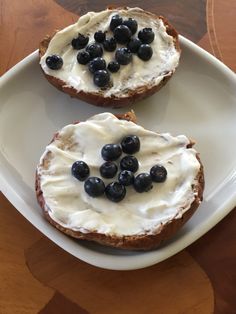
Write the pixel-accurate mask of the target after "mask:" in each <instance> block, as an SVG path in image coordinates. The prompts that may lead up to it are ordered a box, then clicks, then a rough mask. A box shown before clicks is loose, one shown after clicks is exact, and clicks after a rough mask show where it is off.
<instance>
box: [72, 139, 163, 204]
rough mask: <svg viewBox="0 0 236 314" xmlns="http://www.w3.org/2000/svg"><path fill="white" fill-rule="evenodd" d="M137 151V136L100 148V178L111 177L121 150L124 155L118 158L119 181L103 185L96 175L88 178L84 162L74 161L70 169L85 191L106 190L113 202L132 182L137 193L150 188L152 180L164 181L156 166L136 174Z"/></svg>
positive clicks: (88, 171)
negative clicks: (82, 184)
mask: <svg viewBox="0 0 236 314" xmlns="http://www.w3.org/2000/svg"><path fill="white" fill-rule="evenodd" d="M139 150H140V140H139V138H138V137H137V136H136V135H128V136H126V137H124V138H123V139H122V141H121V143H120V144H106V145H104V146H103V147H102V150H101V155H102V158H103V159H104V161H105V162H104V163H103V164H102V165H101V166H100V174H101V176H102V177H103V178H106V179H112V178H114V177H115V176H116V174H117V172H118V165H117V163H115V161H116V160H118V159H119V158H120V157H122V153H125V154H127V155H125V156H124V157H122V158H121V159H120V160H119V167H120V171H119V173H118V176H117V178H118V180H117V181H113V182H111V183H109V184H108V185H107V186H105V184H104V182H103V180H102V179H101V178H98V177H93V176H91V177H89V174H90V169H89V166H88V165H87V164H86V163H85V162H84V161H81V160H79V161H76V162H74V163H73V165H72V168H71V173H72V175H73V176H74V177H75V178H76V179H78V180H79V181H85V182H84V190H85V192H86V193H87V194H88V195H90V196H92V197H98V196H101V195H103V194H104V193H105V195H106V197H107V198H108V199H109V200H110V201H112V202H120V201H121V200H123V199H124V197H125V195H126V187H127V186H130V185H132V186H133V187H134V189H135V191H137V192H138V193H142V192H147V191H149V190H151V189H152V187H153V182H164V181H165V180H166V177H167V171H166V169H165V167H163V166H161V165H155V166H153V167H152V168H151V169H150V172H149V173H140V174H139V175H137V176H135V175H134V174H135V172H136V171H137V170H138V168H139V163H138V160H137V158H136V157H135V156H133V154H135V153H137V152H138V151H139Z"/></svg>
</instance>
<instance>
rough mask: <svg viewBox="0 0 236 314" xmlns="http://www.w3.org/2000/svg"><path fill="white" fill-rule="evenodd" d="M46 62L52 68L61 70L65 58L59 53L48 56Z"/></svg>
mask: <svg viewBox="0 0 236 314" xmlns="http://www.w3.org/2000/svg"><path fill="white" fill-rule="evenodd" d="M46 64H47V66H48V67H49V69H51V70H59V69H60V68H61V67H62V66H63V60H62V58H61V57H60V56H58V55H51V56H48V57H47V58H46Z"/></svg>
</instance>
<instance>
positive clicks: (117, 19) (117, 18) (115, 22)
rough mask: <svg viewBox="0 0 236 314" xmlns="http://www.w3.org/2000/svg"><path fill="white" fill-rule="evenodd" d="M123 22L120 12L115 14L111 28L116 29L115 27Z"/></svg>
mask: <svg viewBox="0 0 236 314" xmlns="http://www.w3.org/2000/svg"><path fill="white" fill-rule="evenodd" d="M122 23H123V19H122V17H120V16H119V15H118V14H116V15H113V16H112V18H111V22H110V30H111V31H114V29H115V28H116V27H117V26H119V25H121V24H122Z"/></svg>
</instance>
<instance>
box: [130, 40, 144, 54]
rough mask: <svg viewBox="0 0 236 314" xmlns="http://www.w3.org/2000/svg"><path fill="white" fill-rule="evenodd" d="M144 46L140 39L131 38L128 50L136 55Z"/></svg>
mask: <svg viewBox="0 0 236 314" xmlns="http://www.w3.org/2000/svg"><path fill="white" fill-rule="evenodd" d="M141 45H142V42H141V40H140V39H138V38H131V39H130V41H129V42H128V45H127V48H128V49H129V50H130V51H131V52H133V53H136V52H137V51H138V48H139V47H140V46H141Z"/></svg>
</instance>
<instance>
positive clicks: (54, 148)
mask: <svg viewBox="0 0 236 314" xmlns="http://www.w3.org/2000/svg"><path fill="white" fill-rule="evenodd" d="M130 134H135V135H137V136H138V137H139V139H140V142H141V148H140V151H139V152H138V153H136V154H135V156H136V158H137V159H138V161H139V170H138V171H137V173H136V175H137V174H139V173H141V172H149V170H150V168H151V167H152V166H153V165H155V164H161V165H163V166H164V167H165V168H166V169H167V172H168V175H167V179H166V181H165V182H164V183H153V189H152V190H150V191H148V192H144V193H137V192H136V191H135V190H134V189H133V187H127V193H126V197H125V198H124V199H123V200H122V201H121V202H120V203H113V202H111V201H109V200H107V199H106V197H105V196H101V197H98V198H93V197H90V196H89V195H88V194H87V193H85V191H84V184H83V182H80V181H78V180H77V179H75V178H74V177H73V176H72V174H71V166H72V164H73V163H74V162H75V161H77V160H82V161H84V162H86V163H87V164H88V166H89V167H90V175H91V176H99V177H101V176H100V173H99V167H100V166H101V164H102V163H103V162H104V161H103V159H102V157H101V148H102V147H103V146H104V145H105V144H108V143H120V141H121V139H122V138H123V137H124V136H127V135H130ZM188 144H189V139H188V138H187V137H186V136H184V135H179V136H176V137H173V136H172V135H170V134H169V133H163V134H158V133H155V132H152V131H149V130H146V129H144V128H143V127H141V126H139V125H136V124H135V123H133V122H128V121H125V120H119V119H117V118H116V117H115V116H114V115H112V114H111V113H101V114H98V115H95V116H93V117H92V118H90V119H88V120H87V121H85V122H80V123H78V124H70V125H67V126H65V127H64V128H62V130H61V131H59V133H58V137H57V139H55V140H54V141H53V142H52V143H51V144H49V145H48V146H47V148H46V150H45V152H44V154H43V155H42V157H41V160H40V164H39V166H38V174H39V176H40V186H41V190H42V192H43V197H44V199H45V203H46V206H47V208H48V214H49V215H50V217H51V218H52V219H53V220H54V221H56V222H57V223H58V224H60V225H62V226H63V227H65V228H70V229H72V230H74V231H81V232H91V231H94V232H99V233H104V234H106V235H116V236H123V235H140V234H144V233H147V234H150V233H153V232H154V233H158V231H159V230H160V228H161V227H162V225H163V224H165V223H167V222H169V221H170V220H173V219H176V218H181V216H182V215H183V213H184V212H185V211H187V210H188V209H189V208H190V206H191V204H192V202H193V201H194V199H195V194H194V193H195V192H194V190H193V186H194V185H195V184H197V181H196V176H197V174H198V172H199V169H200V163H199V161H198V159H197V158H196V154H197V153H196V151H195V150H194V149H193V148H187V147H186V146H187V145H188ZM49 152H50V154H49ZM47 158H48V159H49V162H47V163H46V164H47V165H45V159H47ZM114 180H116V179H105V180H104V181H105V183H106V184H107V183H109V182H111V181H114Z"/></svg>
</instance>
